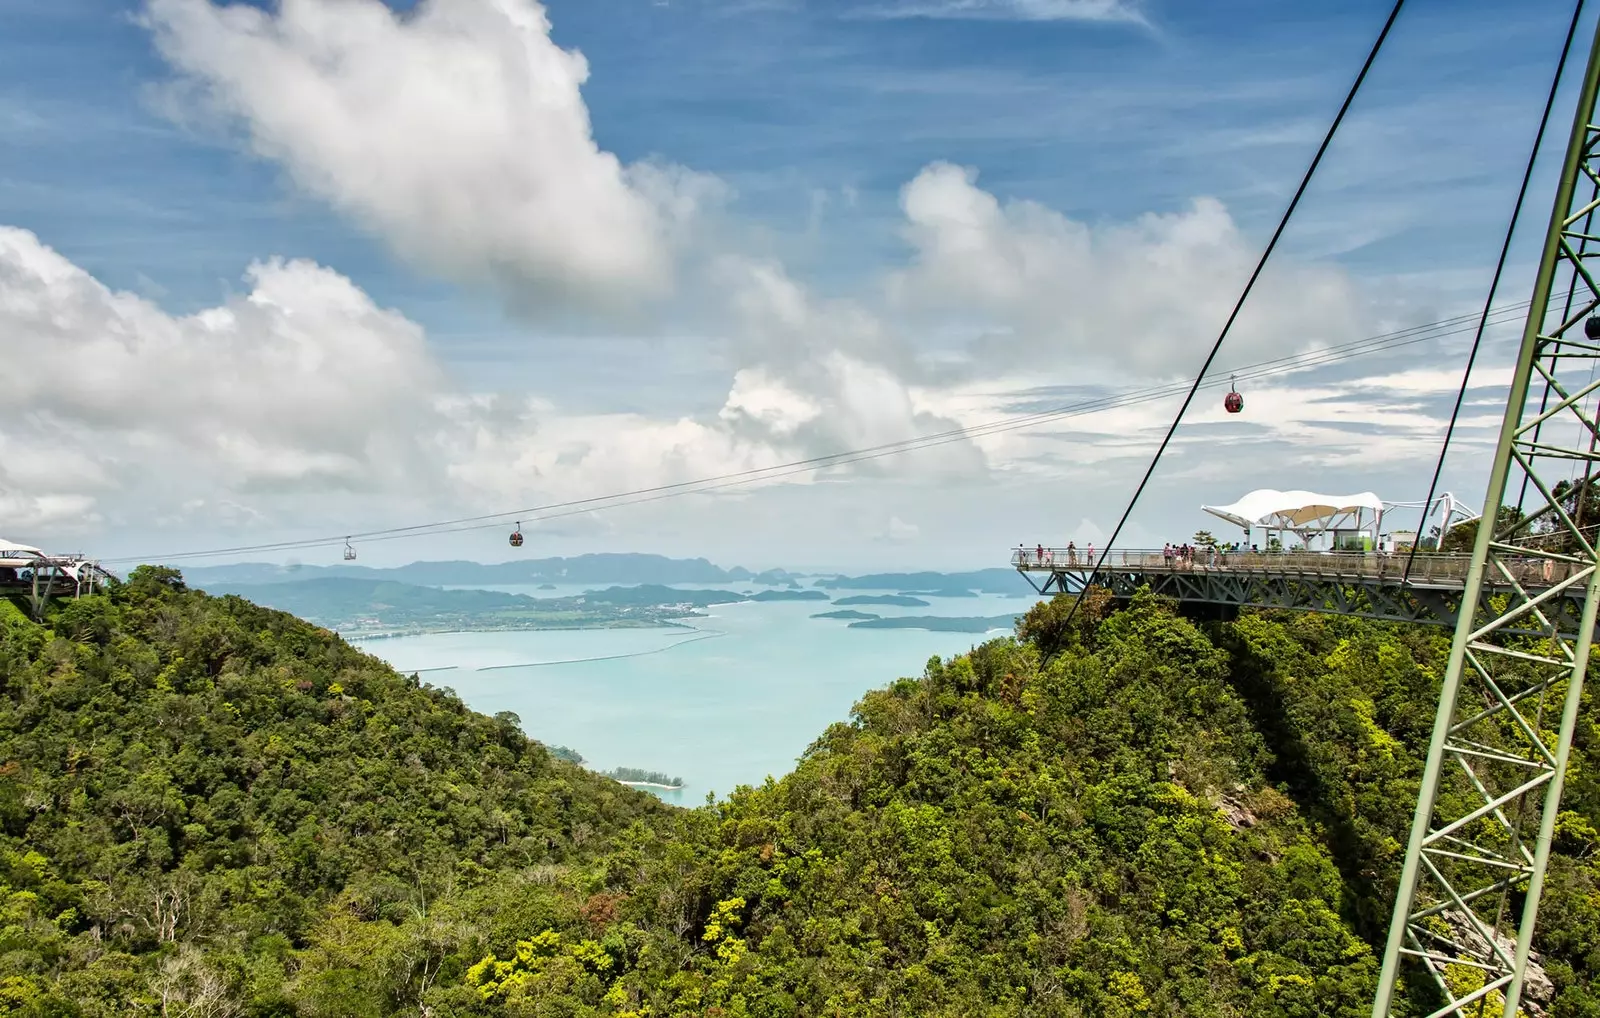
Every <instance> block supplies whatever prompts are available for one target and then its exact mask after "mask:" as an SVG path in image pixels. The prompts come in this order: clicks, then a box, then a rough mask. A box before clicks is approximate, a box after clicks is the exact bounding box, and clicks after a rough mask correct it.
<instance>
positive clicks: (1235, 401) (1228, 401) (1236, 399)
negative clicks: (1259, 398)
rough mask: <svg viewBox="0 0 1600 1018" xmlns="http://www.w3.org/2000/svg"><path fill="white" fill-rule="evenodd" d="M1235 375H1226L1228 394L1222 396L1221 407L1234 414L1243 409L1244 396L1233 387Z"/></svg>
mask: <svg viewBox="0 0 1600 1018" xmlns="http://www.w3.org/2000/svg"><path fill="white" fill-rule="evenodd" d="M1236 378H1237V376H1235V375H1230V376H1228V394H1227V395H1226V396H1224V397H1222V409H1224V410H1226V411H1228V413H1230V414H1236V413H1238V412H1239V411H1241V410H1243V409H1244V397H1243V396H1241V395H1239V390H1238V389H1237V388H1235V387H1234V384H1233V383H1234V380H1235V379H1236Z"/></svg>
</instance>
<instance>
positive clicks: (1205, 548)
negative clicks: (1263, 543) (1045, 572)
mask: <svg viewBox="0 0 1600 1018" xmlns="http://www.w3.org/2000/svg"><path fill="white" fill-rule="evenodd" d="M1260 552H1261V549H1260V548H1258V547H1257V546H1255V545H1253V544H1252V545H1250V546H1249V547H1248V548H1246V547H1245V546H1244V545H1243V544H1241V543H1240V542H1238V541H1235V542H1233V543H1232V544H1212V545H1193V544H1188V543H1184V544H1172V543H1171V542H1168V543H1167V544H1166V545H1164V546H1163V547H1162V549H1161V559H1162V561H1163V562H1164V563H1165V564H1166V566H1167V568H1168V569H1174V568H1177V569H1186V568H1193V567H1194V565H1195V563H1197V562H1198V563H1199V564H1201V565H1211V566H1215V565H1226V564H1227V562H1228V556H1229V555H1238V554H1242V553H1248V554H1252V555H1254V554H1260ZM1058 556H1059V560H1060V564H1061V565H1066V566H1077V565H1086V566H1092V565H1095V564H1096V560H1095V557H1094V543H1093V542H1092V541H1091V542H1090V543H1089V544H1087V545H1085V546H1084V548H1083V550H1082V551H1081V552H1080V551H1079V550H1078V545H1077V543H1076V542H1073V541H1068V542H1067V546H1066V547H1065V548H1046V547H1045V546H1044V545H1043V544H1036V545H1034V547H1033V548H1032V549H1029V548H1028V546H1027V545H1025V544H1019V545H1017V564H1018V565H1019V566H1028V565H1033V566H1053V565H1056V564H1057V561H1058Z"/></svg>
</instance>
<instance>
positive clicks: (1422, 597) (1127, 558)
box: [1011, 548, 1600, 638]
mask: <svg viewBox="0 0 1600 1018" xmlns="http://www.w3.org/2000/svg"><path fill="white" fill-rule="evenodd" d="M1096 554H1097V555H1098V554H1100V553H1098V552H1097V553H1096ZM1408 554H1409V553H1406V552H1396V553H1393V554H1386V553H1382V552H1359V551H1357V552H1270V551H1268V552H1251V551H1243V552H1240V551H1235V552H1223V551H1216V552H1211V551H1207V550H1204V549H1199V548H1196V549H1194V554H1193V557H1192V558H1188V559H1185V558H1179V557H1176V556H1169V555H1168V554H1166V553H1165V552H1163V550H1162V549H1160V548H1156V549H1129V550H1126V551H1112V552H1111V553H1110V554H1107V555H1105V561H1104V562H1101V563H1100V564H1099V568H1098V569H1096V568H1095V563H1094V561H1092V560H1090V559H1089V558H1088V556H1087V555H1086V549H1082V548H1079V549H1068V548H1045V549H1043V550H1042V554H1041V552H1040V549H1037V548H1029V549H1018V550H1015V551H1013V552H1012V553H1011V565H1012V566H1013V567H1014V568H1016V570H1017V571H1018V572H1020V573H1021V574H1022V575H1023V577H1024V578H1026V579H1027V581H1028V582H1029V583H1030V584H1031V585H1032V586H1033V588H1034V589H1035V590H1037V591H1038V592H1039V593H1040V594H1079V593H1081V592H1082V591H1083V590H1084V588H1085V587H1088V586H1096V587H1103V588H1105V589H1106V590H1107V591H1109V592H1110V593H1111V595H1112V596H1113V597H1115V598H1117V599H1119V600H1125V599H1127V598H1130V597H1132V596H1133V595H1134V593H1135V592H1136V591H1138V590H1139V589H1140V588H1141V587H1149V588H1150V590H1151V592H1152V593H1154V594H1157V595H1159V596H1162V597H1169V598H1174V599H1176V600H1178V601H1180V602H1182V603H1184V604H1187V605H1207V606H1212V607H1213V608H1215V609H1218V610H1219V611H1220V612H1221V613H1222V614H1224V615H1232V614H1234V613H1236V612H1237V610H1238V609H1240V608H1284V609H1289V610H1293V611H1314V612H1327V613H1329V614H1338V615H1355V616H1358V617H1360V618H1368V619H1377V620H1380V621H1385V622H1415V623H1420V624H1423V625H1434V626H1448V627H1452V628H1453V627H1454V626H1455V624H1456V619H1457V617H1458V616H1459V615H1460V612H1461V600H1462V597H1463V594H1464V591H1465V588H1466V578H1467V568H1468V566H1469V565H1470V564H1471V561H1472V556H1471V555H1467V554H1452V553H1440V552H1421V551H1419V552H1418V553H1417V554H1416V557H1415V558H1414V559H1413V560H1412V561H1411V564H1410V570H1409V572H1408V571H1407V568H1406V560H1407V557H1408ZM1585 579H1586V577H1585V575H1584V565H1583V563H1581V562H1580V561H1579V560H1577V559H1575V558H1573V557H1571V556H1567V555H1564V554H1560V553H1556V552H1548V551H1543V550H1538V549H1528V550H1527V553H1526V555H1524V556H1522V557H1519V558H1513V559H1508V560H1504V564H1503V566H1502V567H1501V568H1500V569H1498V570H1497V571H1495V572H1494V573H1493V574H1490V575H1486V576H1485V577H1484V584H1483V588H1482V590H1481V591H1480V593H1479V598H1478V601H1479V603H1478V606H1477V609H1478V612H1477V613H1475V615H1476V614H1478V613H1482V616H1483V618H1485V619H1488V618H1492V617H1495V615H1499V614H1502V613H1503V612H1505V610H1506V607H1505V606H1510V607H1511V608H1512V609H1513V610H1514V611H1515V612H1517V613H1519V617H1518V619H1517V620H1516V621H1515V622H1513V623H1512V626H1511V627H1510V628H1499V630H1498V631H1500V632H1515V633H1519V634H1522V635H1530V636H1537V635H1546V634H1548V633H1549V632H1550V631H1551V629H1552V628H1554V629H1556V630H1558V631H1559V632H1561V633H1562V634H1564V635H1567V636H1569V637H1570V636H1575V635H1576V633H1577V629H1578V627H1579V626H1580V625H1581V624H1582V617H1583V599H1584V594H1585V589H1586V583H1585ZM1491 598H1495V599H1500V604H1501V607H1500V609H1499V610H1498V611H1496V612H1493V613H1490V611H1489V601H1490V599H1491ZM1596 628H1597V633H1596V636H1597V638H1600V626H1597V627H1596Z"/></svg>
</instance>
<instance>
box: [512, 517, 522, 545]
mask: <svg viewBox="0 0 1600 1018" xmlns="http://www.w3.org/2000/svg"><path fill="white" fill-rule="evenodd" d="M511 547H513V548H520V547H522V524H520V523H518V524H517V529H515V530H513V531H512V532H511Z"/></svg>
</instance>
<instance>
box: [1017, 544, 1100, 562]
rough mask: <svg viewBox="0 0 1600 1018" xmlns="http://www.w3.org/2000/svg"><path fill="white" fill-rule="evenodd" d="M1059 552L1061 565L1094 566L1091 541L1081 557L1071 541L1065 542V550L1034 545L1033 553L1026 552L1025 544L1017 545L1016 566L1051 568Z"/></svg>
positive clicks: (1075, 545)
mask: <svg viewBox="0 0 1600 1018" xmlns="http://www.w3.org/2000/svg"><path fill="white" fill-rule="evenodd" d="M1057 551H1061V553H1062V559H1063V562H1062V564H1063V565H1069V566H1075V565H1078V564H1079V563H1080V562H1081V563H1082V564H1084V565H1094V542H1093V541H1091V542H1089V544H1088V545H1087V546H1086V547H1085V548H1084V550H1083V553H1082V557H1081V558H1080V556H1079V553H1078V546H1077V544H1076V543H1074V542H1072V541H1068V542H1067V546H1066V548H1065V549H1057V548H1046V547H1045V546H1044V545H1042V544H1040V545H1035V546H1034V549H1033V551H1031V552H1030V551H1029V550H1028V546H1027V545H1025V544H1019V545H1017V565H1019V566H1026V565H1036V566H1053V565H1055V564H1056V552H1057Z"/></svg>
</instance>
